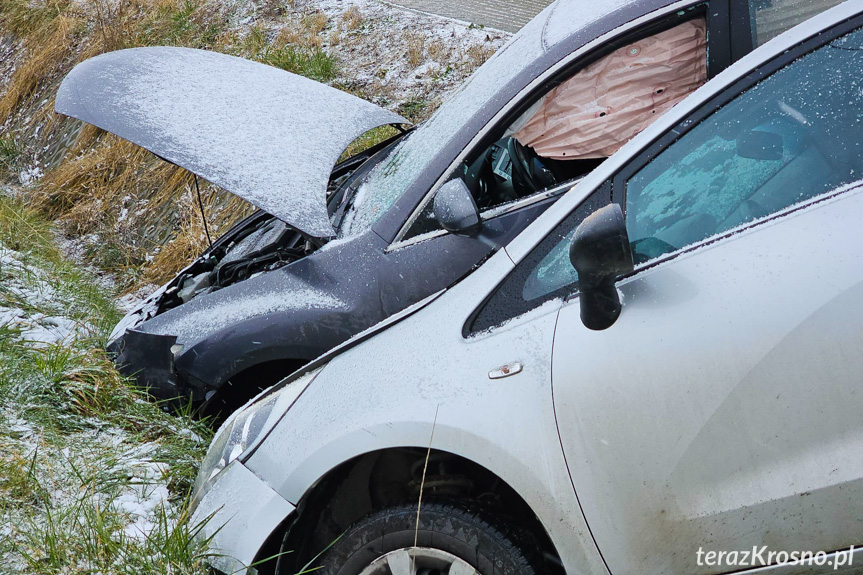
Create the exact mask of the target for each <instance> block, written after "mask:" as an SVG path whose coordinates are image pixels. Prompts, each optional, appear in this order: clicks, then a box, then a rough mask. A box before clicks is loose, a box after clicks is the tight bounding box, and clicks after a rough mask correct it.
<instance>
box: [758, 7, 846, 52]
mask: <svg viewBox="0 0 863 575" xmlns="http://www.w3.org/2000/svg"><path fill="white" fill-rule="evenodd" d="M843 1H844V0H750V2H749V11H750V14H751V15H752V21H753V23H754V24H755V25H754V26H753V30H754V34H755V46H760V45H762V44H764V43H765V42H767V41H768V40H770V39H772V38H775V37H776V36H778V35H779V34H781V33H783V32H785V31H786V30H788V29H789V28H792V27H794V26H797V25H798V24H800V23H801V22H803V21H805V20H808V19H809V18H812V17H813V16H815V15H816V14H819V13H821V12H823V11H825V10H827V9H828V8H832V7H833V6H836V5H837V4H841V3H842V2H843Z"/></svg>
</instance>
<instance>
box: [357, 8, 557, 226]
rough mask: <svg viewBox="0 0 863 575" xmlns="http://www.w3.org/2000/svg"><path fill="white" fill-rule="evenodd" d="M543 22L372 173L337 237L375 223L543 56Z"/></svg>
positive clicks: (537, 22) (534, 25)
mask: <svg viewBox="0 0 863 575" xmlns="http://www.w3.org/2000/svg"><path fill="white" fill-rule="evenodd" d="M546 13H547V11H546ZM544 24H545V18H543V17H542V16H540V17H537V18H535V19H534V20H532V21H531V22H530V23H529V24H528V25H527V26H525V27H524V28H522V29H521V31H520V32H519V33H518V34H516V35H515V36H513V38H512V39H511V40H510V41H509V42H508V43H507V44H506V45H505V46H504V47H503V48H501V49H500V50H499V51H498V52H497V53H496V54H495V55H494V56H492V57H491V58H490V59H489V60H488V62H486V63H485V64H483V65H482V66H481V67H480V68H479V69H478V70H477V71H476V72H475V73H474V75H473V76H471V77H470V78H469V79H468V80H467V82H465V83H464V84H463V85H462V86H461V87H460V88H459V89H458V90H456V91H455V92H454V93H453V95H452V96H451V97H450V99H449V100H447V101H446V102H445V103H444V104H443V105H442V106H441V107H440V109H438V111H437V112H435V113H434V115H432V117H431V118H430V119H429V120H428V122H426V123H425V124H423V125H422V126H420V127H419V128H418V129H417V130H416V131H415V132H414V133H413V134H411V135H410V136H408V137H407V138H406V139H405V140H404V141H403V142H402V143H401V144H400V145H399V146H398V147H396V149H395V150H394V151H393V152H392V153H391V154H390V155H389V156H388V157H387V158H386V159H384V160H383V161H382V162H381V163H380V164H379V165H378V166H377V167H376V168H375V169H374V170H373V171H372V172H371V174H370V175H369V177H368V179H367V180H366V182H365V184H363V186H362V187H361V188H360V190H359V191H358V193H357V198H356V200H355V204H354V206H355V207H354V213H353V214H352V215H351V216H350V218H349V219H346V220H345V223H344V224H343V225H342V230H341V235H353V234H355V233H358V232H359V231H362V230H364V229H367V228H368V227H370V226H371V225H373V224H374V223H375V222H376V221H377V220H378V219H379V218H380V217H381V216H382V215H383V213H384V212H386V211H387V210H388V209H389V208H390V206H392V205H393V204H394V203H395V201H396V200H397V199H398V198H399V197H401V195H402V194H403V193H404V192H405V191H406V190H407V189H408V187H409V186H410V185H411V184H412V183H413V181H414V179H415V178H416V177H417V176H418V175H419V174H420V172H422V170H423V169H424V168H425V167H426V166H427V165H428V164H429V163H430V162H431V161H432V159H434V158H435V157H436V156H437V155H438V154H440V153H441V152H442V151H443V150H444V149H445V148H446V146H447V144H449V142H450V140H451V139H452V138H453V136H455V135H456V133H457V132H458V131H459V130H460V129H461V128H463V127H464V126H465V125H466V124H467V123H468V121H469V120H470V119H471V118H472V117H473V116H474V115H476V114H477V113H478V112H479V111H480V110H481V109H482V108H483V107H484V106H485V105H486V104H489V103H490V102H491V100H492V99H493V97H494V96H495V94H497V93H498V92H499V91H500V89H501V88H502V87H503V86H505V85H506V84H507V83H508V82H509V81H510V80H512V79H513V78H515V77H516V76H517V75H518V74H520V73H521V72H522V71H524V70H525V69H527V68H528V67H529V66H530V65H531V64H532V63H533V62H534V61H535V60H536V59H537V58H539V56H541V55H542V53H543V48H542V29H543V25H544ZM499 104H501V105H503V104H504V102H500V103H499Z"/></svg>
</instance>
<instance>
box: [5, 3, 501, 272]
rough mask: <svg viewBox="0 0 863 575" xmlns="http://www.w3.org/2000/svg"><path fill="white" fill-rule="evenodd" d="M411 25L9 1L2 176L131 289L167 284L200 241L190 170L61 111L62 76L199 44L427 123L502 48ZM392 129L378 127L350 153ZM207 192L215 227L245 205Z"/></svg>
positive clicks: (277, 8) (469, 35)
mask: <svg viewBox="0 0 863 575" xmlns="http://www.w3.org/2000/svg"><path fill="white" fill-rule="evenodd" d="M384 12H385V11H384ZM416 18H422V17H420V16H416ZM403 27H404V25H403V24H399V23H398V22H396V21H394V20H392V19H391V18H390V17H389V16H387V15H386V14H384V15H380V14H378V15H371V16H370V15H367V14H362V13H361V12H360V10H359V9H357V8H356V7H355V6H352V7H350V8H347V9H344V10H343V11H342V12H340V13H338V14H336V13H333V14H330V15H329V16H328V15H327V14H325V13H324V12H322V11H320V10H318V9H317V8H315V3H314V2H313V1H311V0H242V1H234V0H122V1H120V2H117V1H115V0H74V1H73V0H2V1H0V182H2V179H3V177H4V172H5V174H6V177H7V178H9V177H10V176H17V175H19V174H20V175H23V176H24V177H25V178H26V179H29V178H31V177H32V178H33V180H32V182H31V185H30V187H29V189H28V197H29V203H30V205H32V206H33V207H35V208H37V209H38V210H39V211H40V212H41V213H43V214H45V215H46V216H47V217H48V218H50V219H51V220H58V221H59V222H61V223H62V228H63V232H64V233H66V234H68V235H71V236H73V237H79V238H84V240H85V242H86V243H87V244H88V255H89V256H90V259H91V261H93V262H94V263H95V264H96V265H98V266H99V267H101V268H103V269H107V270H110V271H111V272H112V273H114V274H115V275H116V276H118V277H120V278H122V279H124V280H125V285H124V286H123V287H124V288H128V287H131V286H133V285H135V284H139V285H140V284H146V283H162V282H164V281H165V280H167V279H169V278H170V277H173V274H174V273H175V272H176V270H178V269H180V268H181V267H182V266H183V265H184V264H185V263H187V262H188V261H189V260H190V259H191V258H192V257H194V256H195V255H197V254H198V253H200V251H201V250H202V249H203V248H204V247H205V243H206V239H205V237H204V234H203V230H202V226H201V223H200V214H198V213H197V211H196V208H197V206H196V203H195V199H194V196H193V194H192V189H191V182H192V180H191V177H190V175H189V173H188V172H186V171H185V170H182V169H180V168H177V167H175V166H171V165H168V164H166V163H165V162H162V161H161V160H159V159H158V158H156V157H155V156H153V155H152V154H150V153H149V152H146V151H144V150H142V149H140V148H138V147H136V146H134V145H132V144H130V143H128V142H125V141H123V140H121V139H119V138H117V137H114V136H112V135H109V134H105V133H104V132H102V131H101V130H98V129H94V128H92V127H84V128H83V129H81V124H80V123H79V122H77V121H74V120H71V119H69V118H63V117H60V116H58V115H57V114H54V113H53V97H54V94H55V93H56V89H57V86H58V85H59V82H60V80H61V78H62V77H63V76H64V75H65V73H66V72H68V71H69V70H70V69H71V68H72V66H73V65H74V64H76V63H77V62H80V61H82V60H85V59H87V58H90V57H92V56H95V55H97V54H99V53H102V52H107V51H111V50H117V49H121V48H130V47H136V46H151V45H175V46H188V47H193V48H203V49H209V50H215V51H219V52H224V53H228V54H233V55H237V56H242V57H245V58H251V59H254V60H258V61H261V62H265V63H267V64H270V65H273V66H276V67H279V68H282V69H285V70H288V71H290V72H294V73H298V74H301V75H304V76H308V77H311V78H314V79H316V80H319V81H322V82H326V83H329V84H332V85H333V86H335V87H337V88H340V89H343V90H346V91H349V92H352V93H354V94H356V95H358V96H360V97H363V98H366V99H369V100H372V101H375V102H376V103H378V104H380V105H383V106H387V107H390V108H392V109H395V110H396V111H398V112H400V113H402V114H403V115H405V116H407V117H408V118H409V119H411V120H414V121H420V120H423V119H425V118H426V117H427V116H428V115H429V114H430V113H431V112H432V111H433V109H434V108H435V107H436V105H437V103H438V101H439V98H440V96H441V94H442V93H443V92H444V91H445V90H448V89H450V88H451V87H453V86H454V85H457V84H458V83H460V81H461V80H462V79H463V78H465V77H466V76H467V75H468V74H470V72H471V71H472V70H473V69H474V68H475V67H476V66H477V65H478V64H480V63H482V62H483V61H484V60H485V59H486V58H488V56H489V55H490V54H491V53H492V52H493V51H494V49H495V48H496V47H498V46H499V45H500V44H501V42H502V36H500V35H495V33H490V34H489V35H487V34H486V33H485V32H480V31H478V30H474V29H468V28H465V27H464V26H460V28H459V31H456V25H454V24H452V25H446V26H443V25H441V24H439V23H438V24H437V25H434V24H432V25H430V24H428V23H427V24H426V27H427V28H429V30H426V31H425V32H424V33H423V34H421V33H419V32H417V31H415V30H411V29H402V28H403ZM449 28H452V30H450V29H449ZM4 53H5V54H6V55H4ZM4 58H5V60H6V63H4V62H3V61H2V60H3V59H4ZM426 62H427V63H428V64H425V63H426ZM10 63H11V64H10ZM387 135H388V133H387V132H386V130H379V131H377V132H376V133H374V134H372V135H371V136H370V137H369V136H367V137H365V138H364V139H363V140H362V141H360V142H358V146H355V147H354V151H359V150H357V149H356V148H357V147H365V146H368V145H370V144H372V143H374V142H375V140H378V139H383V138H384V137H386V136H387ZM60 142H62V145H61V144H59V143H60ZM22 171H23V174H22ZM19 177H20V176H19ZM39 178H41V179H39ZM202 191H203V192H204V200H205V203H206V204H207V212H208V219H209V221H210V228H211V231H212V232H213V234H214V235H218V234H219V232H220V231H225V230H227V229H228V228H229V227H230V226H231V225H232V224H233V222H235V221H237V219H238V218H240V217H242V216H244V215H246V214H247V213H248V212H249V210H250V207H249V206H248V204H245V203H244V202H242V201H240V200H237V199H236V198H234V197H233V196H230V195H228V194H225V193H224V192H221V191H219V190H218V189H216V188H214V187H212V186H209V185H207V186H205V187H204V189H203V190H202Z"/></svg>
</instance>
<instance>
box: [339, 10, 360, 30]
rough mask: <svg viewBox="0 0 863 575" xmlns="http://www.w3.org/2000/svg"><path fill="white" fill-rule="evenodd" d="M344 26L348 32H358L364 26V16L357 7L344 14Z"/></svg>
mask: <svg viewBox="0 0 863 575" xmlns="http://www.w3.org/2000/svg"><path fill="white" fill-rule="evenodd" d="M341 19H342V24H343V25H344V27H345V29H346V30H348V31H352V30H356V29H358V28H359V27H360V26H362V25H363V15H362V13H361V12H360V9H359V8H357V7H356V6H351V7H350V8H348V9H347V10H345V12H344V14H342V18H341Z"/></svg>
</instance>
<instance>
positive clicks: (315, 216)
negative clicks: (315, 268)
mask: <svg viewBox="0 0 863 575" xmlns="http://www.w3.org/2000/svg"><path fill="white" fill-rule="evenodd" d="M56 108H57V111H58V112H61V113H63V114H67V115H70V116H74V117H76V118H79V119H81V120H83V121H85V122H88V123H91V124H94V125H96V126H98V127H100V128H103V129H105V130H107V131H109V132H112V133H114V134H117V135H118V136H120V137H122V138H126V139H128V140H130V141H132V142H134V143H135V144H138V145H140V146H142V147H144V148H146V149H148V150H150V151H151V152H153V153H155V154H157V155H158V156H160V157H162V158H165V159H166V160H168V161H170V162H172V163H174V164H177V165H179V166H182V167H184V168H186V169H188V170H189V171H191V172H194V173H196V174H198V175H200V176H201V177H203V178H206V179H207V180H209V181H211V182H213V183H214V184H216V185H218V186H220V187H222V188H224V189H226V190H228V191H230V192H231V193H234V194H236V195H238V196H240V197H242V198H243V199H245V200H247V201H249V202H251V203H252V204H254V205H256V206H257V207H259V208H261V209H263V210H265V211H267V212H269V213H271V214H273V215H275V216H276V217H278V218H280V219H282V220H284V221H285V222H287V223H289V224H291V225H293V226H295V227H297V228H299V229H300V230H302V231H304V232H306V233H308V234H310V235H313V236H317V237H328V236H332V235H333V229H332V226H331V225H330V221H329V216H328V213H327V205H326V193H327V183H328V181H329V178H330V172H331V171H332V168H333V166H334V165H335V163H336V162H337V161H338V159H339V156H340V155H341V153H342V152H343V151H344V150H345V148H346V147H347V146H348V144H350V143H351V142H352V141H353V140H354V139H356V138H357V137H358V136H360V135H362V134H363V133H365V132H367V131H368V130H371V129H372V128H375V127H377V126H380V125H384V124H389V123H407V120H405V119H404V118H402V117H401V116H399V115H398V114H395V113H393V112H389V111H387V110H384V109H382V108H379V107H378V106H375V105H374V104H371V103H369V102H366V101H365V100H362V99H360V98H357V97H355V96H352V95H350V94H348V93H346V92H341V91H339V90H336V89H335V88H331V87H328V86H325V85H323V84H320V83H318V82H314V81H312V80H309V79H306V78H302V77H300V76H297V75H294V74H291V73H289V72H285V71H283V70H279V69H277V68H274V67H272V66H266V65H264V64H259V63H256V62H251V61H249V60H243V59H242V58H236V57H233V56H227V55H224V54H217V53H214V52H206V51H203V50H191V49H186V48H166V47H158V48H135V49H132V50H121V51H118V52H112V53H109V54H103V55H101V56H97V57H95V58H92V59H90V60H87V61H86V62H83V63H81V64H79V65H78V66H76V67H75V69H74V70H73V71H72V72H71V73H70V74H69V75H68V76H67V77H66V79H65V80H64V81H63V84H62V85H61V87H60V89H59V91H58V93H57V103H56Z"/></svg>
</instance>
